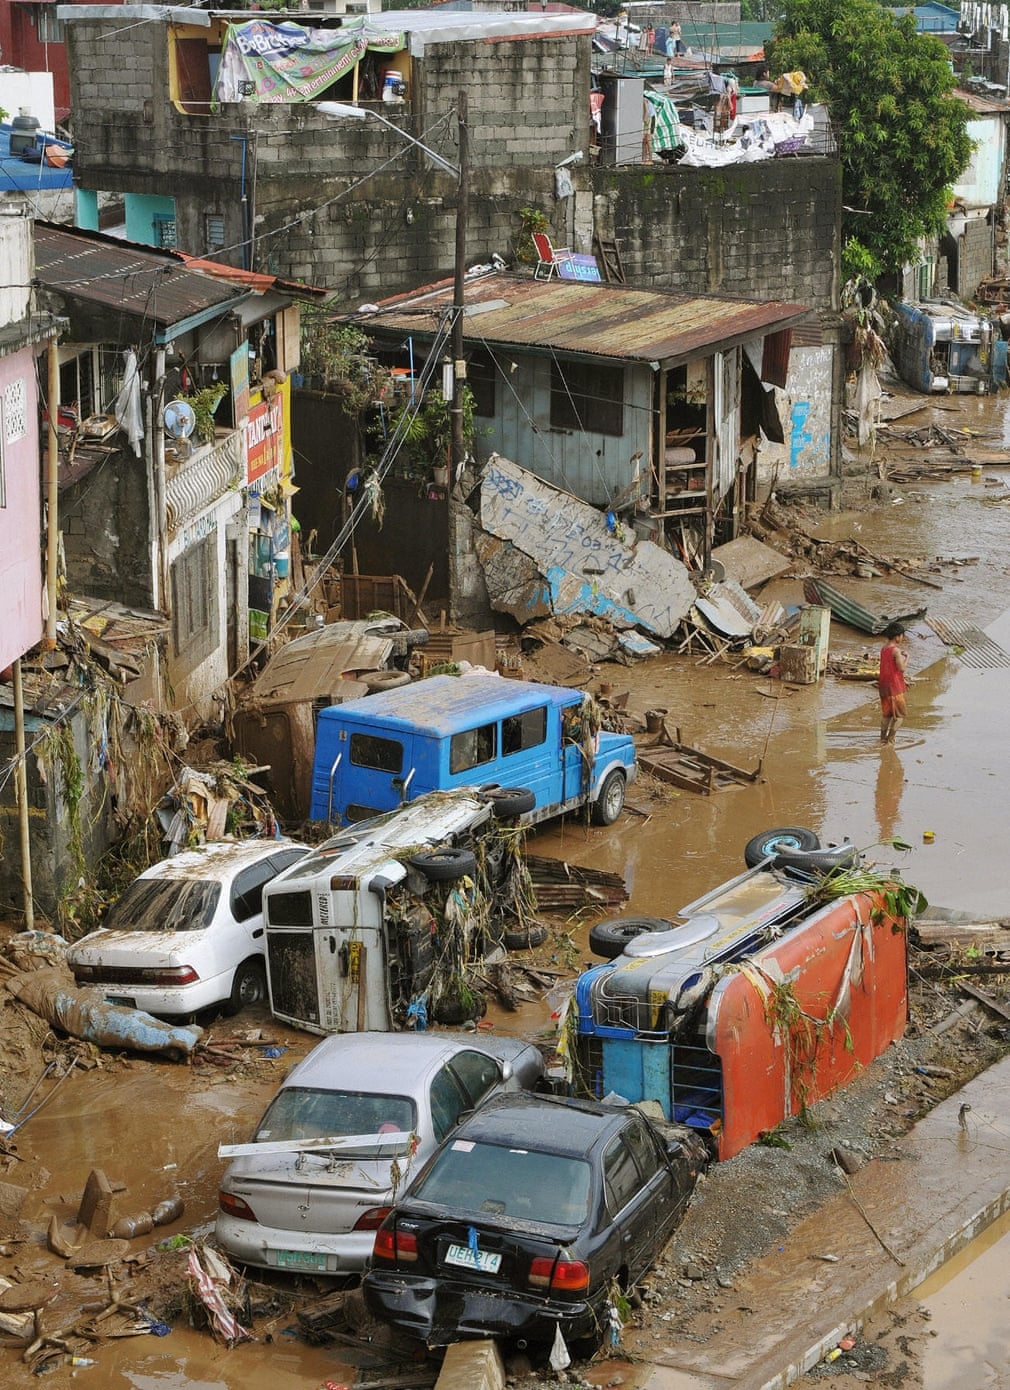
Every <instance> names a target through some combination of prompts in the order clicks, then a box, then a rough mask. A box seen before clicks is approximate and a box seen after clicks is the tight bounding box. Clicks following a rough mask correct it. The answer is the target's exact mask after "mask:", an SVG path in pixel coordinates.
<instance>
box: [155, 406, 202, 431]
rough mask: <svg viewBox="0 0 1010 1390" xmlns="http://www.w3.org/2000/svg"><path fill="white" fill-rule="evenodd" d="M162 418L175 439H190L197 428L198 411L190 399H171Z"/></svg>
mask: <svg viewBox="0 0 1010 1390" xmlns="http://www.w3.org/2000/svg"><path fill="white" fill-rule="evenodd" d="M161 419H162V423H163V424H164V426H165V429H166V430H167V432H168V433H169V434H170V435H171V436H172V438H173V439H188V438H189V436H190V435H191V434H192V433H193V431H194V430H195V429H196V412H195V411H194V410H193V407H192V406H191V405H190V403H189V401H183V400H174V401H169V403H168V405H166V406H165V409H164V411H163V413H162V416H161Z"/></svg>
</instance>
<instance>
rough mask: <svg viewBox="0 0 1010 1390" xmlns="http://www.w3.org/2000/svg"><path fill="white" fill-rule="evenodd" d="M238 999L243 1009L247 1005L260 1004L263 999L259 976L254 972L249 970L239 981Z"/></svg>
mask: <svg viewBox="0 0 1010 1390" xmlns="http://www.w3.org/2000/svg"><path fill="white" fill-rule="evenodd" d="M238 997H239V1003H240V1004H242V1005H243V1007H244V1006H245V1005H247V1004H258V1003H259V1002H260V1000H261V999H262V997H263V991H262V989H261V988H260V981H259V976H258V975H257V974H256V972H255V971H254V970H247V971H246V972H245V974H244V975H243V976H242V978H241V980H240V981H239V990H238Z"/></svg>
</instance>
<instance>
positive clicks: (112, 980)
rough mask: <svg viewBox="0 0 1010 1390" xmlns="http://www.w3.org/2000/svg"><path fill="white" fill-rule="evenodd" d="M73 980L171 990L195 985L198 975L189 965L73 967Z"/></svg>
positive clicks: (82, 982)
mask: <svg viewBox="0 0 1010 1390" xmlns="http://www.w3.org/2000/svg"><path fill="white" fill-rule="evenodd" d="M73 969H74V979H75V980H77V981H78V983H80V984H84V983H92V984H99V985H155V986H158V987H160V988H165V987H167V988H169V989H171V988H173V987H175V986H178V985H195V984H196V982H197V980H199V978H200V976H199V974H198V973H197V972H196V971H195V970H194V969H193V967H192V966H191V965H167V966H164V967H159V968H154V967H153V966H152V967H147V966H138V965H75V966H74V967H73Z"/></svg>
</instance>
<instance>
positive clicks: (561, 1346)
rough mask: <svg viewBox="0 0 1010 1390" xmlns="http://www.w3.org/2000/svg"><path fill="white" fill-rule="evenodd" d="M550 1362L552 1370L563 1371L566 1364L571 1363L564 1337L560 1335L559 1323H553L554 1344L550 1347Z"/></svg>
mask: <svg viewBox="0 0 1010 1390" xmlns="http://www.w3.org/2000/svg"><path fill="white" fill-rule="evenodd" d="M550 1362H551V1370H552V1371H563V1370H564V1369H565V1367H566V1366H570V1365H571V1364H572V1358H571V1356H570V1355H569V1352H568V1348H567V1347H566V1346H565V1339H564V1337H562V1335H561V1324H560V1323H555V1325H554V1345H553V1346H552V1347H551V1356H550Z"/></svg>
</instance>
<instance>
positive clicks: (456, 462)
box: [449, 91, 470, 487]
mask: <svg viewBox="0 0 1010 1390" xmlns="http://www.w3.org/2000/svg"><path fill="white" fill-rule="evenodd" d="M458 110H459V186H458V189H457V193H456V259H455V262H454V274H453V286H452V342H451V348H450V350H451V352H452V407H451V410H452V453H451V464H452V467H451V469H450V473H449V483H450V487H451V485H452V484H453V483H454V482H455V481H456V478H457V477H458V474H459V468H460V465H461V464H462V462H463V460H464V458H465V457H466V440H465V439H464V438H463V392H464V390H465V389H466V363H465V361H464V360H463V283H464V280H465V277H466V219H467V216H468V214H469V194H470V187H469V169H468V162H469V161H468V151H467V123H466V92H465V91H461V92H460V94H459V108H458Z"/></svg>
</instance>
